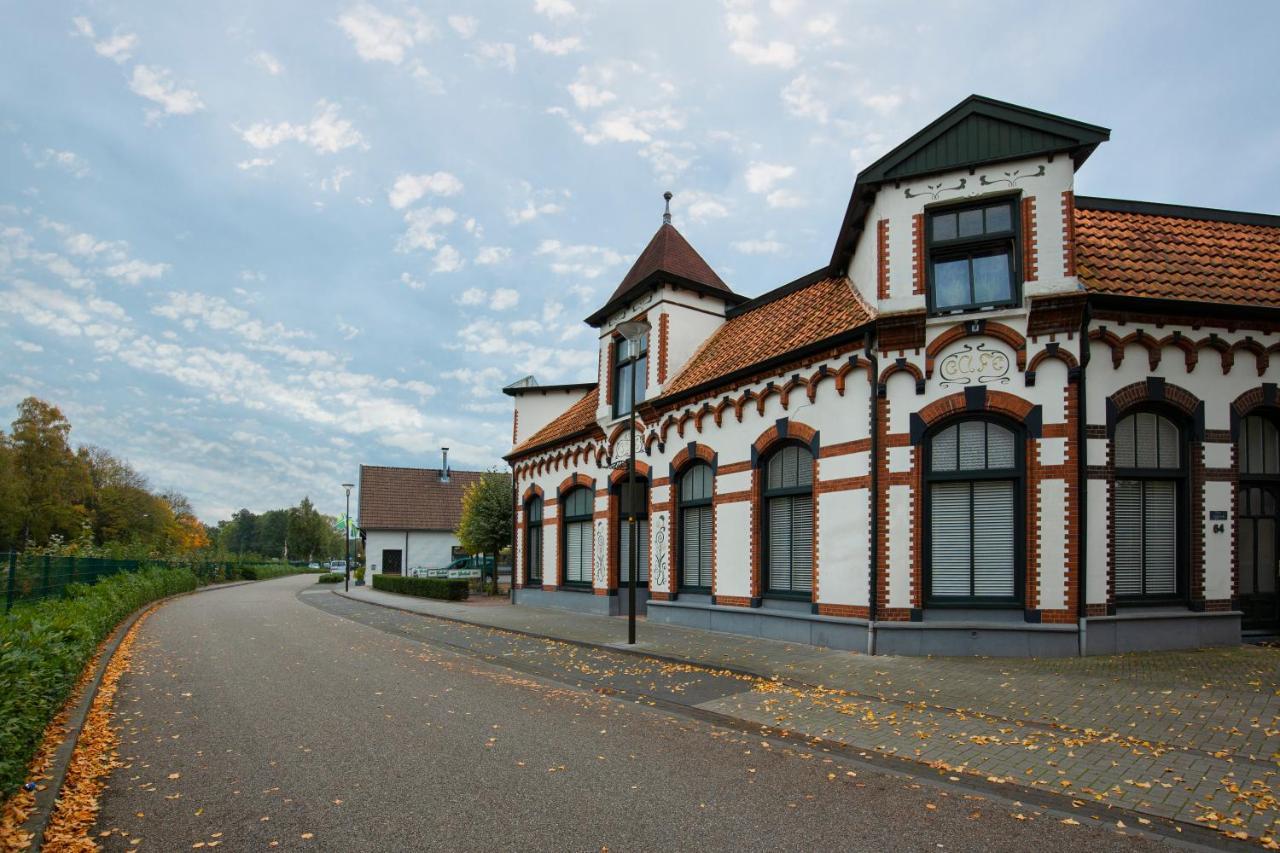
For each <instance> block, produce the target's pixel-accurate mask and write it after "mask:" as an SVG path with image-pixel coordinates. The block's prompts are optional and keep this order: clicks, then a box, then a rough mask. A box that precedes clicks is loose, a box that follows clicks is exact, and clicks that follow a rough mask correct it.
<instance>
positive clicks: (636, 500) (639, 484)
mask: <svg viewBox="0 0 1280 853" xmlns="http://www.w3.org/2000/svg"><path fill="white" fill-rule="evenodd" d="M617 491H618V498H619V500H618V535H617V537H616V541H617V543H618V585H619V586H627V585H628V584H630V583H631V523H630V516H631V510H632V508H633V507H634V508H635V514H636V546H637V547H636V552H637V556H638V559H637V560H636V586H637V587H641V586H648V585H649V480H648V479H647V478H645V477H636V488H635V491H634V493H633V492H632V490H631V485H630V482H629V481H628V480H627V479H625V478H624V479H623V480H622V482H620V483H619V484H618V486H617Z"/></svg>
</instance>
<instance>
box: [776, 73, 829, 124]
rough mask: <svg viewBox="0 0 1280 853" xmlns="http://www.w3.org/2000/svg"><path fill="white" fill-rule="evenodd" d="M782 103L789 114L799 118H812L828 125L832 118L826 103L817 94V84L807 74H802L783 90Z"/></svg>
mask: <svg viewBox="0 0 1280 853" xmlns="http://www.w3.org/2000/svg"><path fill="white" fill-rule="evenodd" d="M782 103H783V106H785V107H786V108H787V112H789V113H790V114H791V115H793V116H796V117H798V118H811V119H813V120H815V121H817V122H818V123H819V124H826V123H827V121H828V119H829V118H830V112H829V110H828V109H827V104H826V102H825V101H824V100H823V99H822V98H821V97H819V95H818V93H817V84H816V83H815V81H814V79H813V78H812V77H810V76H809V75H807V74H801V75H799V76H798V77H796V78H795V79H794V80H792V81H791V82H790V83H788V84H787V85H786V86H785V87H784V88H783V90H782Z"/></svg>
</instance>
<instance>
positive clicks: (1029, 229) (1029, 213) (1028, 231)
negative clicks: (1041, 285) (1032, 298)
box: [1022, 196, 1039, 281]
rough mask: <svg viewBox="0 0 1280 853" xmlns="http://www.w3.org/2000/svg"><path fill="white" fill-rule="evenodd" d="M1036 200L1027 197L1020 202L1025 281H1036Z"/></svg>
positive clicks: (1023, 274) (1037, 255) (1037, 254)
mask: <svg viewBox="0 0 1280 853" xmlns="http://www.w3.org/2000/svg"><path fill="white" fill-rule="evenodd" d="M1038 257H1039V253H1038V251H1037V249H1036V200H1035V198H1034V197H1032V196H1027V197H1026V198H1024V199H1023V200H1022V277H1023V279H1024V280H1026V281H1035V280H1036V270H1037V260H1036V259H1037V258H1038Z"/></svg>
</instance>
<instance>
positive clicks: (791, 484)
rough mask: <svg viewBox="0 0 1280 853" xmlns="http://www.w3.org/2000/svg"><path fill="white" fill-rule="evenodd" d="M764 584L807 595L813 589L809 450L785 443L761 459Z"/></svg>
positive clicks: (789, 593) (771, 588)
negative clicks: (762, 462)
mask: <svg viewBox="0 0 1280 853" xmlns="http://www.w3.org/2000/svg"><path fill="white" fill-rule="evenodd" d="M763 497H764V524H763V526H762V528H761V529H762V531H763V533H764V537H763V538H764V552H763V553H764V590H765V592H766V593H770V594H777V595H781V596H794V597H796V598H802V597H803V598H808V597H809V595H810V594H811V593H812V591H813V454H812V453H810V452H809V451H808V450H807V449H806V448H803V447H799V446H797V445H791V444H789V445H784V446H783V447H781V448H779V449H778V450H776V451H775V452H774V453H773V455H772V456H770V457H769V460H768V462H766V463H765V481H764V495H763Z"/></svg>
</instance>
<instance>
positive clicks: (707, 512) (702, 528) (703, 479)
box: [678, 462, 712, 592]
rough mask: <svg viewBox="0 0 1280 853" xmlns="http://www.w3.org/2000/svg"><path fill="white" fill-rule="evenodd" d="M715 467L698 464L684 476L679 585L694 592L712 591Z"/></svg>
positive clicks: (680, 492) (681, 484) (681, 489)
mask: <svg viewBox="0 0 1280 853" xmlns="http://www.w3.org/2000/svg"><path fill="white" fill-rule="evenodd" d="M711 486H712V474H711V466H710V465H707V464H706V463H705V462H699V463H696V464H694V465H693V466H692V467H690V468H689V469H688V470H686V471H685V472H684V473H683V474H682V475H681V476H680V486H679V493H678V499H679V517H680V542H679V545H678V548H679V561H678V562H679V568H680V578H679V584H680V588H681V589H686V590H689V591H691V592H710V591H711V525H712V508H711V491H712V489H711Z"/></svg>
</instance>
